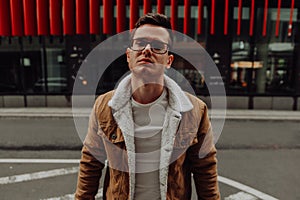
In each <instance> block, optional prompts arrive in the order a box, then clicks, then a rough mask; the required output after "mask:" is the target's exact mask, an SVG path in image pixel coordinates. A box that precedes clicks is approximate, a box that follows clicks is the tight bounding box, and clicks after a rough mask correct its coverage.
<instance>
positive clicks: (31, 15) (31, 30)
mask: <svg viewBox="0 0 300 200" xmlns="http://www.w3.org/2000/svg"><path fill="white" fill-rule="evenodd" d="M23 13H24V33H25V35H26V36H35V35H36V33H37V28H36V8H35V0H23Z"/></svg>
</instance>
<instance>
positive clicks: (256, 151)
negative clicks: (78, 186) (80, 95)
mask: <svg viewBox="0 0 300 200" xmlns="http://www.w3.org/2000/svg"><path fill="white" fill-rule="evenodd" d="M89 113H90V110H89V109H87V108H83V109H76V111H75V113H72V109H71V108H2V109H0V136H1V140H0V157H1V158H30V159H32V158H47V159H49V158H56V159H57V158H63V159H65V158H69V159H70V158H73V159H79V158H80V149H81V147H82V141H81V140H82V138H84V136H83V135H81V134H80V133H78V132H80V131H82V132H85V131H86V125H87V123H88V116H89ZM223 113H224V112H223V111H213V112H211V118H212V120H213V121H217V122H218V121H219V122H220V121H222V118H223V117H224V116H223ZM226 113H227V115H226V117H225V123H224V127H223V128H222V134H221V135H220V137H219V140H218V142H217V144H216V146H217V149H218V160H219V164H218V165H219V174H220V175H221V176H223V177H227V178H230V179H232V180H235V181H238V182H240V183H243V184H245V185H248V186H250V187H252V188H255V189H257V190H259V191H262V192H264V193H267V194H269V195H272V196H274V197H276V198H278V199H291V200H297V199H299V198H300V197H299V194H298V187H297V186H298V185H299V184H300V177H299V173H297V171H298V166H299V165H300V163H299V162H300V161H299V159H297V158H298V157H299V153H300V151H299V149H300V143H299V141H300V126H299V122H300V111H279V110H277V111H274V110H227V111H226ZM74 119H79V121H81V122H82V123H81V124H76V120H75V121H74ZM75 124H76V126H75ZM83 134H84V133H83ZM70 150H71V151H70ZM72 166H77V164H76V165H67V164H64V165H61V164H59V165H53V166H52V165H43V164H38V165H36V164H26V163H25V164H18V163H12V164H5V163H4V164H1V169H2V174H0V176H1V177H4V178H5V177H6V176H10V175H13V174H20V173H27V172H36V171H40V170H42V169H43V167H45V169H44V170H52V169H56V168H61V167H66V168H67V169H68V168H69V167H72ZM48 168H49V169H48ZM3 169H4V170H3ZM73 171H74V170H73ZM72 173H73V174H71V175H66V176H58V177H55V178H46V179H41V180H36V181H30V182H28V184H27V182H24V183H23V184H22V183H15V184H6V185H5V187H4V186H3V187H2V190H0V193H3V192H5V193H3V194H4V196H5V197H7V198H4V199H43V198H45V197H53V196H60V195H61V196H64V195H65V194H71V193H72V192H74V188H75V182H76V173H74V172H72ZM66 182H67V183H68V184H66ZM25 183H26V184H25ZM47 184H48V185H47ZM63 184H66V185H67V186H66V187H64V186H61V185H63ZM17 186H20V187H17ZM21 186H22V187H21ZM220 187H221V193H222V196H223V197H228V196H230V195H234V196H236V197H235V198H225V199H229V200H231V199H234V200H235V199H240V198H238V197H237V196H239V195H242V196H244V198H243V199H245V195H247V194H240V192H241V191H243V192H246V193H249V194H251V191H250V190H247V189H244V190H239V189H237V188H236V187H235V186H234V185H230V184H228V183H226V184H224V182H220ZM242 187H244V186H242ZM17 188H24V190H22V191H20V190H19V189H17ZM49 188H51V190H49ZM62 188H65V190H62ZM49 191H52V192H49ZM17 194H19V196H16V195H17ZM26 196H27V198H26ZM33 196H34V197H36V198H33ZM71 196H72V195H71ZM21 197H22V198H21ZM249 199H251V200H252V199H254V198H249ZM255 199H256V198H255ZM261 199H270V198H261Z"/></svg>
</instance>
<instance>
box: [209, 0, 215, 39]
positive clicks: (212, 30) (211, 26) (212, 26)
mask: <svg viewBox="0 0 300 200" xmlns="http://www.w3.org/2000/svg"><path fill="white" fill-rule="evenodd" d="M215 6H216V2H215V0H211V22H210V34H212V35H213V34H215V10H216V9H215Z"/></svg>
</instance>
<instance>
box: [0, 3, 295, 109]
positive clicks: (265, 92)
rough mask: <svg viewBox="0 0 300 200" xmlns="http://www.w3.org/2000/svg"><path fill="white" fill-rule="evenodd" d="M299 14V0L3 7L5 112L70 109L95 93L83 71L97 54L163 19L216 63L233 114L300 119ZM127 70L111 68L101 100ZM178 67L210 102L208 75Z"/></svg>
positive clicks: (0, 96)
mask: <svg viewBox="0 0 300 200" xmlns="http://www.w3.org/2000/svg"><path fill="white" fill-rule="evenodd" d="M299 9H300V1H296V0H284V1H283V0H195V1H194V0H167V1H162V0H113V1H110V0H0V58H1V61H2V62H1V63H0V106H1V107H10V106H21V107H26V106H61V105H62V106H64V105H66V106H67V105H68V103H69V101H70V96H71V95H72V87H73V84H74V80H75V77H77V78H80V80H81V83H82V87H83V88H84V87H88V84H89V83H88V82H87V81H86V80H85V78H84V74H80V71H78V69H79V67H80V65H81V63H82V61H83V60H84V58H85V57H86V56H87V55H88V54H89V52H90V51H91V50H92V49H93V48H94V47H95V46H96V45H97V44H99V43H101V42H102V41H104V40H105V39H107V38H108V37H110V36H113V35H115V34H118V33H121V32H123V31H126V30H129V29H132V28H133V27H134V23H135V22H136V20H137V19H138V18H139V16H142V15H143V14H145V13H148V12H158V13H163V14H165V15H167V16H168V17H169V18H170V20H171V23H172V27H173V29H174V30H176V31H179V32H182V33H183V34H186V35H188V36H189V37H191V38H193V39H194V40H196V41H197V42H199V43H200V44H201V45H202V46H203V47H204V48H205V49H206V51H207V52H208V53H209V54H210V55H211V57H212V59H213V60H214V62H215V63H216V65H217V67H218V69H219V71H220V73H221V76H222V79H223V82H224V85H225V89H226V93H227V96H228V106H229V107H232V108H245V109H253V108H254V109H259V108H262V109H290V110H299V109H300V105H299V104H300V100H299V99H300V98H298V97H299V96H300V10H299ZM124 62H125V64H126V58H125V55H124V56H121V57H120V58H119V59H117V60H116V62H114V63H112V64H111V66H109V68H108V69H107V70H106V71H105V74H104V76H103V77H101V79H100V82H99V87H98V88H99V89H97V93H98V94H100V93H103V92H105V91H107V90H110V89H112V88H113V87H114V84H115V83H116V82H117V81H118V79H119V78H120V77H121V76H122V75H123V74H124V73H126V72H127V71H128V69H127V67H126V66H122V67H120V63H124ZM177 64H178V66H180V67H179V68H178V69H177V70H178V71H179V72H180V73H182V74H183V75H184V76H185V77H186V78H187V79H188V80H189V81H190V83H191V84H192V86H193V88H195V91H196V93H197V95H199V96H203V97H204V99H205V98H206V96H208V95H209V93H208V91H207V89H206V87H205V82H203V81H202V79H201V75H199V74H198V72H197V70H196V69H195V68H193V67H192V66H189V63H187V62H186V61H185V60H184V59H182V58H180V57H178V59H177ZM61 102H64V103H61Z"/></svg>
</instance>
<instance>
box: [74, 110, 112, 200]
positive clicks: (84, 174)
mask: <svg viewBox="0 0 300 200" xmlns="http://www.w3.org/2000/svg"><path fill="white" fill-rule="evenodd" d="M97 133H98V123H97V120H96V114H95V109H93V111H92V113H91V115H90V120H89V127H88V132H87V135H86V138H85V140H84V143H83V148H82V151H81V153H82V155H81V160H80V166H79V173H78V180H77V188H76V193H75V199H78V200H79V199H80V200H81V199H82V200H83V199H95V195H96V194H97V192H98V187H99V180H100V178H101V175H102V169H103V168H104V166H105V164H104V163H105V159H106V154H105V151H104V145H103V140H102V137H101V136H100V135H98V134H97Z"/></svg>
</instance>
